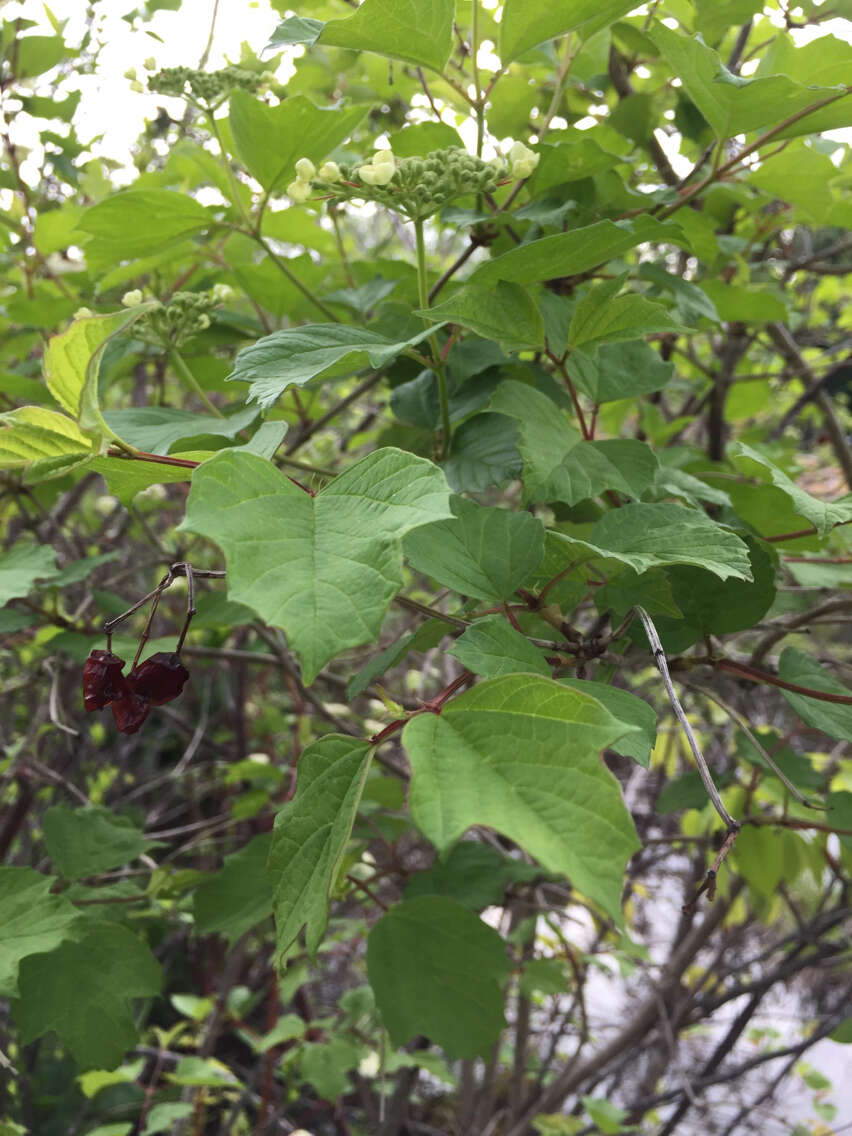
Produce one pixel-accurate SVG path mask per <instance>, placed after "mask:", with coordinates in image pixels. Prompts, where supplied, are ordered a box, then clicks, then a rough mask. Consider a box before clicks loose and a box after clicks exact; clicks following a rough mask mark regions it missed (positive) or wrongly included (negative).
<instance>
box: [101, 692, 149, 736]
mask: <svg viewBox="0 0 852 1136" xmlns="http://www.w3.org/2000/svg"><path fill="white" fill-rule="evenodd" d="M110 707H111V709H112V716H113V717H114V718H115V724H116V726H118V728H119V730H121V732H122V733H123V734H135V733H136V731H137V730H138V729H139V727H140V726H141V725H142V723H143V722H144V721H145V719H146V718H147V717H148V711H149V710H150V709H151V704H150V703H149V702H146V701H145V699H144V698H140V697H139V695H138V694H134V693H133V691H132V690H131V689H130V687H129V686H126V688H125V691H124V694H123V695H122V696H121V698H117V699H116V700H115V701H114V702H111V703H110Z"/></svg>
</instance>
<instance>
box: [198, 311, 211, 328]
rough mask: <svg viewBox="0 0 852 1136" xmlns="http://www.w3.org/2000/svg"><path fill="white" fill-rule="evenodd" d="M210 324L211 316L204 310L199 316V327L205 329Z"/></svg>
mask: <svg viewBox="0 0 852 1136" xmlns="http://www.w3.org/2000/svg"><path fill="white" fill-rule="evenodd" d="M209 326H210V316H208V314H207V313H206V312H202V313H201V315H200V316H199V317H198V327H199V329H200V330H201V331H203V330H204V329H205V328H206V327H209Z"/></svg>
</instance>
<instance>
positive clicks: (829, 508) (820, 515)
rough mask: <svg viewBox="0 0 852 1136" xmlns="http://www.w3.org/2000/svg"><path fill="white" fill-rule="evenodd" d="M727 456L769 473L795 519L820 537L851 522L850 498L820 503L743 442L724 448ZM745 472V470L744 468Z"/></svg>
mask: <svg viewBox="0 0 852 1136" xmlns="http://www.w3.org/2000/svg"><path fill="white" fill-rule="evenodd" d="M728 453H729V454H730V455H731V456H732V457H737V458H744V459H747V460H748V461H751V462H756V463H757V464H758V465H761V466H763V468H764V469H767V470H769V475H770V477H771V478H772V484H773V485H775V486H777V488H778V489H780V490H781V491H782V492H783V493H786V495H787V496H788V497H789V498H790V500H791V502H792V503H793V508H794V509H795V510H796V512H797V513H798V514H799V516H800V517H804V518H805V519H806V520H808V521H810V522H811V524H812V525H813V526H814V528H815V529H816V530H817V533H818V534H819V535H820V536H825V535H826V534H827V533H828V532H829V530H830V529H832V528H833V527H834V525H838V524H843V523H844V522H845V521H849V520H852V496H847V497H846V498H844V499H842V500H840V501H820V500H818V499H817V498H816V497H812V496H811V495H810V493H807V492H806V491H805V490H804V489H802V488H800V487H799V486H798V485H797V484H796V483H795V481H792V480H791V479H790V478H789V477H788V476H787V474H786V473H784V472H783V470H780V469H779V468H778V466H777V465H774V464H773V463H772V462H771V461H770V460H769V458H767V457H764V456H763V454H761V453H758V451H757V450H755V449H753V448H752V447H751V446H747V445H746V444H745V443H744V442H733V443H732V444H731V445H730V446H729V447H728ZM745 469H746V470H748V466H747V465H746V466H745Z"/></svg>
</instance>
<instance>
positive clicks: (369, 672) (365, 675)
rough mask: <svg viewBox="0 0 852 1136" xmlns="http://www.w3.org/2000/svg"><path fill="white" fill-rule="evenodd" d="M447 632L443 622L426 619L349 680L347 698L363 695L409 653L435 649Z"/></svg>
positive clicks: (448, 629) (446, 626) (448, 628)
mask: <svg viewBox="0 0 852 1136" xmlns="http://www.w3.org/2000/svg"><path fill="white" fill-rule="evenodd" d="M448 631H450V627H449V625H448V624H446V623H444V622H443V620H440V619H427V620H426V622H425V623H422V624H421V625H420V626H419V627H418V628H417V630H416V631H412V632H410V633H409V634H408V635H403V636H402V638H400V639H397V641H396V642H395V643H391V644H390V645H389V646H387V647H385V649H384V650H383V651H379V653H378V655H374V656H373V658H372V659H370V660H369V661H368V662H367V663H365V664H364V666H363V667H362V668H361V669H360V671H358V673H357V674H356V675H355V676H354V677H353V678H351V679H350V680H349V684H348V686H347V687H346V693H347V694H348V696H349V698H357V697H358V695H359V694H363V693H364V691H365V690H366V689H367V687H368V686H369V685H370V683H371V682H373V680H374V679H377V678H380V677H381V676H382V675H383V674H384V673H385V671H388V670H390V668H391V667H394V666H396V664H397V663H398V662H399V661H400V660H401V659H404V658H405V656H406V655H407V654H408V653H409V652H410V651H429V650H431V649H432V647H437V646H438V644H439V643H440V642H441V640H442V639H443V638H444V636H445V635H446V634H447V633H448Z"/></svg>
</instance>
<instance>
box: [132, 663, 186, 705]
mask: <svg viewBox="0 0 852 1136" xmlns="http://www.w3.org/2000/svg"><path fill="white" fill-rule="evenodd" d="M188 678H189V671H188V670H187V669H186V667H185V666H184V665H183V663H182V662H181V661H180V659H179V657H178V656H177V655H175V654H173V653H171V652H169V651H158V652H157V653H156V655H151V657H150V658H149V659H146V660H145V662H144V663H142V665H141V666H139V667H137V668H136V670H134V671H131V672H130V674H129V675H128V676H127V682H128V685H129V686H130V688H131V690H132V691H133V693H134V694H138V695H139V697H140V698H144V699H145V701H146V702H150V703H151V705H152V706H162V705H164V704H165V703H166V702H171V701H172V700H173V699H175V698H177V696H178V695H179V694H180V692H181V691H182V690H183V688H184V684H185V683H186V681H187V679H188Z"/></svg>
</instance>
